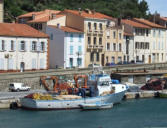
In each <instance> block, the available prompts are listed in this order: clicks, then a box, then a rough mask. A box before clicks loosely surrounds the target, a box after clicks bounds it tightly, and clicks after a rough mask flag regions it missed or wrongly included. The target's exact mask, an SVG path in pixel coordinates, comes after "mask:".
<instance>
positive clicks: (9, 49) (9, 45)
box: [7, 40, 12, 51]
mask: <svg viewBox="0 0 167 128" xmlns="http://www.w3.org/2000/svg"><path fill="white" fill-rule="evenodd" d="M11 44H12V43H11V40H10V41H9V43H7V45H8V47H7V48H8V49H7V50H8V51H11Z"/></svg>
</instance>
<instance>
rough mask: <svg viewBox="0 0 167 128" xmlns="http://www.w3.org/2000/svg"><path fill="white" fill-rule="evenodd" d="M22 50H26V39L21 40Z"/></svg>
mask: <svg viewBox="0 0 167 128" xmlns="http://www.w3.org/2000/svg"><path fill="white" fill-rule="evenodd" d="M20 50H21V51H24V50H25V41H21V44H20Z"/></svg>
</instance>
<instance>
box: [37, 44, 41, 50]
mask: <svg viewBox="0 0 167 128" xmlns="http://www.w3.org/2000/svg"><path fill="white" fill-rule="evenodd" d="M37 51H41V42H37Z"/></svg>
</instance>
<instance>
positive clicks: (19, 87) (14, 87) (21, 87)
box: [9, 83, 31, 92]
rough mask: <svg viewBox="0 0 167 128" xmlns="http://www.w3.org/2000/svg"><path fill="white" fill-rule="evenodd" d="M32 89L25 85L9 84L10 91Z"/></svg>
mask: <svg viewBox="0 0 167 128" xmlns="http://www.w3.org/2000/svg"><path fill="white" fill-rule="evenodd" d="M30 88H31V87H29V86H26V85H25V84H24V83H11V84H9V91H17V92H19V91H29V90H30Z"/></svg>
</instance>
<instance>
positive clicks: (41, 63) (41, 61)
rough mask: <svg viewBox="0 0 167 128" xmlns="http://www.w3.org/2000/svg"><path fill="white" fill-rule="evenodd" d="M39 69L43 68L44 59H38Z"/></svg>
mask: <svg viewBox="0 0 167 128" xmlns="http://www.w3.org/2000/svg"><path fill="white" fill-rule="evenodd" d="M40 69H44V59H40Z"/></svg>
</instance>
